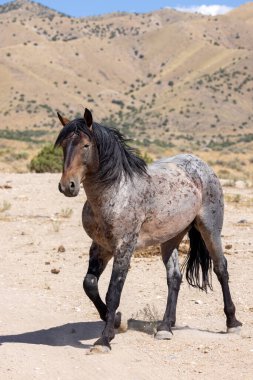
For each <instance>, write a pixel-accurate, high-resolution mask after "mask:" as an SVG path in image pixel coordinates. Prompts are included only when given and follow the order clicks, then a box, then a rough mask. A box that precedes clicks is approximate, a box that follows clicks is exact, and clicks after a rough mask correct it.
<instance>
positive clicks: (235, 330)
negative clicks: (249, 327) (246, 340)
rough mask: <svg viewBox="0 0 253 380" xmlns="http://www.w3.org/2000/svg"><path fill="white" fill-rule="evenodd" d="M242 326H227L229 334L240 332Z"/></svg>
mask: <svg viewBox="0 0 253 380" xmlns="http://www.w3.org/2000/svg"><path fill="white" fill-rule="evenodd" d="M241 329H242V326H236V327H227V333H228V334H240V332H241Z"/></svg>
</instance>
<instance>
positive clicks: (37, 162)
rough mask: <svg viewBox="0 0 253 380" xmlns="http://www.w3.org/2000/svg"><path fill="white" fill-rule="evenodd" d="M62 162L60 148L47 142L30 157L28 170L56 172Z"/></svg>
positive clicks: (59, 169)
mask: <svg viewBox="0 0 253 380" xmlns="http://www.w3.org/2000/svg"><path fill="white" fill-rule="evenodd" d="M62 162H63V156H62V150H61V149H60V148H56V149H54V146H53V145H52V144H49V145H46V146H45V147H44V148H42V150H41V151H40V152H39V153H38V154H37V155H36V156H35V157H34V158H33V159H32V161H31V163H30V170H31V171H34V172H36V173H45V172H49V173H58V172H60V171H61V170H62Z"/></svg>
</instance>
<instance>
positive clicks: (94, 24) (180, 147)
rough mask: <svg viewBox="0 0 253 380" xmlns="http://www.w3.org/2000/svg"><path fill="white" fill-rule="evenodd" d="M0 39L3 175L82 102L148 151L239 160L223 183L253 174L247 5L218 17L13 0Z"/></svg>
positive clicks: (251, 20)
mask: <svg viewBox="0 0 253 380" xmlns="http://www.w3.org/2000/svg"><path fill="white" fill-rule="evenodd" d="M0 34H1V42H0V44H1V45H0V48H1V57H0V78H1V90H2V91H1V92H0V111H1V129H0V138H1V139H0V159H1V163H0V169H1V170H18V171H20V170H25V168H26V164H27V162H28V161H29V159H30V157H31V156H32V155H33V154H34V152H36V151H37V150H38V149H39V147H40V146H41V145H42V144H44V143H45V142H46V141H53V140H54V139H55V136H56V135H57V132H58V129H59V123H58V120H57V117H56V111H57V110H58V111H60V112H62V113H63V114H65V115H66V116H68V117H69V118H71V117H74V116H77V115H80V114H81V113H82V112H83V107H85V106H86V107H89V108H91V109H92V110H93V113H94V118H95V119H96V120H97V121H101V122H104V123H107V124H110V125H116V126H117V127H118V128H120V129H121V130H122V131H123V132H124V133H125V134H127V135H128V136H129V137H131V138H132V139H133V140H134V143H135V145H137V146H139V147H140V148H141V149H143V150H144V151H145V150H146V151H147V150H148V152H149V153H150V154H151V155H154V156H161V155H164V154H168V153H169V154H171V153H175V152H178V151H185V150H189V151H192V152H196V153H199V154H200V155H201V154H202V155H203V156H208V157H209V158H210V157H211V158H212V159H214V161H215V162H213V163H214V164H215V163H217V161H221V162H223V161H227V162H228V161H231V159H232V160H234V161H235V159H234V158H233V157H234V156H233V154H234V153H237V159H236V162H235V163H234V168H233V167H231V168H226V170H227V174H228V176H229V174H230V169H232V170H236V171H237V172H238V173H237V174H238V175H239V174H243V173H244V174H243V176H244V177H245V176H246V177H247V176H248V174H249V173H250V165H251V167H252V162H253V154H252V153H251V152H252V149H253V127H252V120H253V107H252V101H253V3H248V4H246V5H244V6H242V7H239V8H237V9H235V10H234V11H232V12H230V13H229V14H227V15H223V16H217V17H208V16H202V15H197V14H188V13H181V12H177V11H174V10H171V9H163V10H160V11H157V12H153V13H148V14H127V13H115V14H108V15H103V16H101V17H89V18H80V19H77V18H71V17H68V16H66V15H64V14H60V13H58V12H55V11H53V10H51V9H49V8H47V7H44V6H42V5H39V4H37V3H32V2H29V1H27V0H17V1H14V2H11V3H8V4H6V5H3V6H1V7H0ZM210 152H211V154H210ZM222 155H224V158H222ZM230 157H232V158H231V159H230ZM223 163H224V162H223ZM218 164H219V163H218ZM221 166H222V165H221ZM232 166H233V165H232Z"/></svg>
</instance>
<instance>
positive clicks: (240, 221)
mask: <svg viewBox="0 0 253 380" xmlns="http://www.w3.org/2000/svg"><path fill="white" fill-rule="evenodd" d="M237 223H238V224H245V223H248V221H247V220H246V219H240V220H239V221H238V222H237Z"/></svg>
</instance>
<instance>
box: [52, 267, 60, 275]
mask: <svg viewBox="0 0 253 380" xmlns="http://www.w3.org/2000/svg"><path fill="white" fill-rule="evenodd" d="M51 273H53V274H58V273H60V269H56V268H53V269H51Z"/></svg>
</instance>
